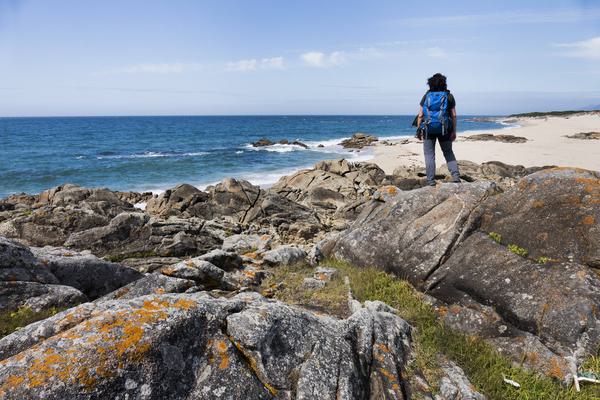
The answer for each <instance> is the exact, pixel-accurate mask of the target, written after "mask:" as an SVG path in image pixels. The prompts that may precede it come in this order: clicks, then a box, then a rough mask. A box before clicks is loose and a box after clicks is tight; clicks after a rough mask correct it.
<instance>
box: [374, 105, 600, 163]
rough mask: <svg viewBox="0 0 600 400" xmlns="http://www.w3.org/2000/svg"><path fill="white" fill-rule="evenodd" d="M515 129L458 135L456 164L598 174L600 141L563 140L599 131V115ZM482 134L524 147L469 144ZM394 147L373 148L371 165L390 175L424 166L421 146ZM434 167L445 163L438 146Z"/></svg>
mask: <svg viewBox="0 0 600 400" xmlns="http://www.w3.org/2000/svg"><path fill="white" fill-rule="evenodd" d="M514 120H515V121H516V124H517V125H518V126H517V127H507V128H506V129H502V130H494V131H489V132H469V133H468V134H467V133H465V134H461V133H460V126H459V136H458V138H457V139H456V141H455V142H454V153H455V155H456V158H457V159H458V160H469V161H473V162H476V163H482V162H486V161H502V162H504V163H507V164H513V165H523V166H525V167H532V166H544V165H557V166H565V167H567V166H568V167H579V168H585V169H590V170H595V171H600V140H593V139H592V140H584V139H571V138H568V137H566V136H568V135H573V134H577V133H581V132H599V131H600V112H596V113H591V112H590V113H585V114H580V115H573V116H569V117H536V118H531V117H527V118H515V119H514ZM481 133H491V134H494V135H513V136H518V137H524V138H526V139H527V141H526V142H524V143H504V142H498V141H479V140H477V141H474V140H468V139H467V138H468V137H469V136H473V135H478V134H481ZM389 142H390V143H393V144H394V145H393V146H390V145H385V144H382V143H381V142H380V143H379V144H377V145H376V146H375V149H374V158H373V159H372V160H371V161H372V162H374V163H376V164H377V165H379V166H380V167H381V168H382V169H383V170H384V171H385V172H386V173H388V174H391V173H392V172H393V171H394V169H395V168H398V167H400V166H423V167H424V161H423V151H422V143H421V142H420V141H419V140H417V139H415V138H411V139H409V140H408V142H407V140H406V139H404V140H392V141H389ZM436 163H437V165H438V166H440V165H442V164H444V163H445V161H444V157H443V155H442V152H441V149H440V148H439V145H438V146H437V147H436Z"/></svg>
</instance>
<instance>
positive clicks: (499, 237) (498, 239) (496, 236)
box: [489, 232, 502, 243]
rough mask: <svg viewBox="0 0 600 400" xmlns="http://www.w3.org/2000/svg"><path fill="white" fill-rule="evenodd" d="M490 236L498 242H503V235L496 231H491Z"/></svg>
mask: <svg viewBox="0 0 600 400" xmlns="http://www.w3.org/2000/svg"><path fill="white" fill-rule="evenodd" d="M489 236H490V238H491V239H492V240H493V241H494V242H496V243H502V235H501V234H499V233H496V232H490V233H489Z"/></svg>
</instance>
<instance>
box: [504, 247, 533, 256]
mask: <svg viewBox="0 0 600 400" xmlns="http://www.w3.org/2000/svg"><path fill="white" fill-rule="evenodd" d="M508 250H510V251H512V252H513V253H515V254H516V255H518V256H521V257H527V256H528V255H529V252H528V251H527V250H526V249H524V248H522V247H519V246H517V245H516V244H509V245H508Z"/></svg>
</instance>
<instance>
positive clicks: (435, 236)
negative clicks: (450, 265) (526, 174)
mask: <svg viewBox="0 0 600 400" xmlns="http://www.w3.org/2000/svg"><path fill="white" fill-rule="evenodd" d="M392 193H393V194H391V195H389V197H387V201H381V200H374V201H372V202H370V203H369V204H367V205H366V206H365V208H364V210H363V211H362V213H361V214H360V215H359V216H358V218H357V219H356V221H354V223H353V224H352V226H351V227H350V228H348V229H347V230H345V231H343V232H341V233H340V234H338V235H335V236H333V237H332V238H331V239H330V240H328V241H326V242H324V243H323V244H322V246H321V251H322V252H323V253H324V254H325V255H326V256H330V257H335V258H338V259H342V260H346V261H349V262H351V263H352V264H354V265H357V266H377V267H380V268H383V269H385V270H386V271H389V272H393V273H395V274H397V275H399V276H402V277H406V278H407V279H408V280H409V281H411V283H413V284H414V285H415V286H417V287H420V288H422V287H424V285H425V283H426V281H427V279H428V278H429V276H430V275H431V274H432V273H433V272H434V271H435V270H436V269H437V268H439V267H440V265H441V264H442V263H443V262H444V260H445V259H446V258H447V257H448V255H449V254H450V253H451V252H452V251H453V249H454V247H455V246H456V245H457V244H458V243H460V241H461V240H462V239H463V238H464V237H465V235H467V234H468V233H469V232H470V230H472V229H473V228H474V227H475V223H476V221H477V216H478V206H479V204H480V203H481V202H482V201H483V200H484V199H485V198H487V197H489V196H492V195H494V194H496V193H497V189H496V187H495V185H494V184H493V183H490V182H476V183H465V184H450V183H449V184H443V185H439V186H437V187H427V188H422V189H416V190H412V191H400V190H396V191H393V192H392ZM381 198H384V197H380V199H381Z"/></svg>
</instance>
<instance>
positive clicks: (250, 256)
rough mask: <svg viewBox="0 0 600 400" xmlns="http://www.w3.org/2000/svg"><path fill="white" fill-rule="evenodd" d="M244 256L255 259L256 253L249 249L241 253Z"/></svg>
mask: <svg viewBox="0 0 600 400" xmlns="http://www.w3.org/2000/svg"><path fill="white" fill-rule="evenodd" d="M243 256H244V257H248V258H251V259H253V260H256V259H257V258H258V254H257V253H256V252H255V251H251V252H249V253H246V254H244V255H243Z"/></svg>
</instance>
